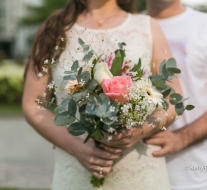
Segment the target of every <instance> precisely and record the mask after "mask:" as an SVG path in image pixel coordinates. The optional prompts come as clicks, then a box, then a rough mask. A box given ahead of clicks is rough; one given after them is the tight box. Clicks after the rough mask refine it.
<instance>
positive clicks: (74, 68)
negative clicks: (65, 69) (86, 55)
mask: <svg viewBox="0 0 207 190" xmlns="http://www.w3.org/2000/svg"><path fill="white" fill-rule="evenodd" d="M78 66H79V62H78V61H77V60H76V61H75V62H74V63H73V65H72V67H71V70H72V71H74V72H76V71H77V69H78Z"/></svg>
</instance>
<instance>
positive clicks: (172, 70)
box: [167, 68, 181, 74]
mask: <svg viewBox="0 0 207 190" xmlns="http://www.w3.org/2000/svg"><path fill="white" fill-rule="evenodd" d="M167 70H168V71H170V72H171V73H173V74H175V73H176V74H180V73H181V70H180V69H178V68H168V69H167Z"/></svg>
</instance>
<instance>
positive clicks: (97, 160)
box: [89, 158, 113, 167]
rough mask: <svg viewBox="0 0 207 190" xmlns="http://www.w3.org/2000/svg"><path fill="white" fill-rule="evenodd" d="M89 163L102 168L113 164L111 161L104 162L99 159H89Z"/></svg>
mask: <svg viewBox="0 0 207 190" xmlns="http://www.w3.org/2000/svg"><path fill="white" fill-rule="evenodd" d="M89 163H90V164H91V165H97V166H102V167H111V166H112V164H113V161H112V160H104V159H99V158H91V159H90V160H89Z"/></svg>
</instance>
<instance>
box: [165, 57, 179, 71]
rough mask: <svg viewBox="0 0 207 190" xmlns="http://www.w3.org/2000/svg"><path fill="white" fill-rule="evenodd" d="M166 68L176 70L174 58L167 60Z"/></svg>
mask: <svg viewBox="0 0 207 190" xmlns="http://www.w3.org/2000/svg"><path fill="white" fill-rule="evenodd" d="M166 68H167V69H169V68H177V64H176V60H175V59H174V58H170V59H168V61H167V63H166Z"/></svg>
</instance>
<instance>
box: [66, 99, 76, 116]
mask: <svg viewBox="0 0 207 190" xmlns="http://www.w3.org/2000/svg"><path fill="white" fill-rule="evenodd" d="M76 111H77V105H76V102H75V101H74V100H73V99H71V100H70V102H69V104H68V112H69V113H70V115H72V116H75V114H76Z"/></svg>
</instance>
